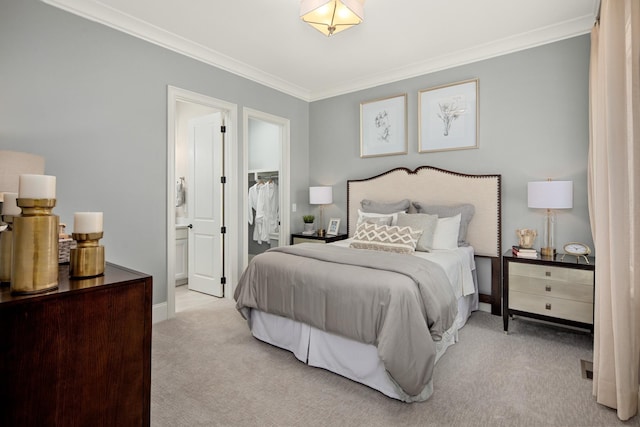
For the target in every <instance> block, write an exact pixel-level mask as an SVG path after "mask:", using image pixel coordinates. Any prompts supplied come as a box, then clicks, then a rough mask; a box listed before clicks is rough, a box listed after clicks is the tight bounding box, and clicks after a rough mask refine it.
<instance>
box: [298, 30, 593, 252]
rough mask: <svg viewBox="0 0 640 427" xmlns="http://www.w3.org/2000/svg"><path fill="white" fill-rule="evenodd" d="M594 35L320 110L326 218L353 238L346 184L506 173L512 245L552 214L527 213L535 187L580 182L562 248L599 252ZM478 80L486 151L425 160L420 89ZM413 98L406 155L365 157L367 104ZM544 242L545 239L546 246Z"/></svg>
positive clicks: (315, 172)
mask: <svg viewBox="0 0 640 427" xmlns="http://www.w3.org/2000/svg"><path fill="white" fill-rule="evenodd" d="M589 49H590V41H589V36H588V35H584V36H579V37H575V38H571V39H568V40H564V41H560V42H557V43H552V44H548V45H545V46H541V47H537V48H534V49H528V50H525V51H521V52H517V53H513V54H509V55H504V56H501V57H496V58H493V59H489V60H485V61H481V62H476V63H473V64H469V65H465V66H460V67H456V68H451V69H448V70H445V71H441V72H437V73H432V74H427V75H424V76H420V77H416V78H412V79H408V80H403V81H399V82H395V83H392V84H388V85H384V86H379V87H376V88H372V89H368V90H364V91H360V92H356V93H350V94H346V95H343V96H339V97H334V98H330V99H326V100H322V101H317V102H313V103H311V108H310V113H309V116H310V123H309V127H310V134H309V158H310V159H311V163H310V177H311V178H310V185H315V184H323V185H334V189H333V191H334V193H333V198H334V204H333V205H332V206H330V207H329V208H327V209H326V210H325V216H326V217H340V218H342V222H341V229H342V231H346V185H345V183H346V180H347V179H359V178H366V177H369V176H373V175H376V174H378V173H380V172H384V171H386V170H388V169H392V168H395V167H400V166H404V167H408V168H411V169H413V168H415V167H418V166H421V165H430V166H436V167H440V168H443V169H449V170H454V171H460V172H465V173H489V174H495V173H498V174H502V184H503V193H502V202H503V204H502V215H503V223H502V224H503V229H502V233H503V239H502V243H503V248H504V249H507V248H509V247H510V246H511V245H513V244H516V243H517V239H516V237H515V230H516V229H517V228H536V229H538V232H539V233H540V234H541V231H542V218H543V215H542V214H543V212H540V211H538V210H534V209H529V208H528V207H527V182H529V181H537V180H545V179H546V178H552V179H554V180H571V181H573V183H574V201H573V209H571V210H567V211H563V212H559V214H558V232H557V234H556V237H557V246H560V248H561V247H562V246H561V245H562V244H564V243H565V242H568V241H582V242H585V243H587V244H588V245H589V246H591V247H592V248H593V242H592V237H591V229H590V226H589V217H588V210H587V151H588V144H589V133H588V74H589V73H588V71H589ZM471 78H478V79H479V87H480V95H479V100H480V104H479V110H480V137H479V148H478V149H471V150H460V151H446V152H437V153H418V149H417V147H418V91H420V90H423V89H428V88H430V87H434V86H438V85H442V84H447V83H453V82H457V81H462V80H467V79H471ZM401 93H407V94H408V113H407V114H408V135H409V153H408V154H407V155H396V156H386V157H377V158H365V159H361V158H360V127H359V122H360V117H359V114H360V103H361V102H363V101H369V100H373V99H378V98H384V97H388V96H392V95H397V94H401ZM538 243H539V241H537V242H536V244H538Z"/></svg>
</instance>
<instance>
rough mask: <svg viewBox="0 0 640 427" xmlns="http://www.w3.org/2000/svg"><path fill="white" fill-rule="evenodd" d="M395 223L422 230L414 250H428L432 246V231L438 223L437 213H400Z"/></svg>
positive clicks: (399, 225)
mask: <svg viewBox="0 0 640 427" xmlns="http://www.w3.org/2000/svg"><path fill="white" fill-rule="evenodd" d="M397 225H398V227H405V226H409V227H411V228H412V229H414V230H422V235H421V236H420V239H419V240H418V243H417V244H416V251H422V252H429V251H430V250H431V248H433V233H434V231H435V230H436V226H437V225H438V215H429V214H423V213H417V214H405V213H400V214H398V223H397Z"/></svg>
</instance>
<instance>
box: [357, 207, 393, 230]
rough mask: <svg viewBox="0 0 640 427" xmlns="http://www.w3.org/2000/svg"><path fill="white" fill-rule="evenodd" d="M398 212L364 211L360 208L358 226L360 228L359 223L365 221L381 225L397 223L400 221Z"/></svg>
mask: <svg viewBox="0 0 640 427" xmlns="http://www.w3.org/2000/svg"><path fill="white" fill-rule="evenodd" d="M398 214H399V212H394V213H391V214H380V213H373V212H362V211H361V210H360V209H358V221H357V222H356V228H358V225H360V224H361V223H363V222H373V223H376V224H380V225H396V223H397V222H398ZM369 220H373V221H369Z"/></svg>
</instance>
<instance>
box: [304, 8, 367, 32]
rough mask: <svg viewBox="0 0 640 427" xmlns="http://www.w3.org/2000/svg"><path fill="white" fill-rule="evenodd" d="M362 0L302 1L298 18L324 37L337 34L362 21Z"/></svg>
mask: <svg viewBox="0 0 640 427" xmlns="http://www.w3.org/2000/svg"><path fill="white" fill-rule="evenodd" d="M363 3H364V0H302V1H301V2H300V17H301V18H302V20H303V21H304V22H306V23H307V24H309V25H311V26H312V27H313V28H315V29H316V30H318V31H320V32H321V33H322V34H324V35H326V36H330V35H332V34H336V33H339V32H340V31H342V30H346V29H347V28H350V27H352V26H354V25H358V24H359V23H361V22H362V20H363V19H364V4H363Z"/></svg>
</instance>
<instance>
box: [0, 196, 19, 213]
mask: <svg viewBox="0 0 640 427" xmlns="http://www.w3.org/2000/svg"><path fill="white" fill-rule="evenodd" d="M17 199H18V193H4V202H2V215H12V216H16V215H20V214H21V213H22V209H20V208H19V207H18V201H17Z"/></svg>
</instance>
